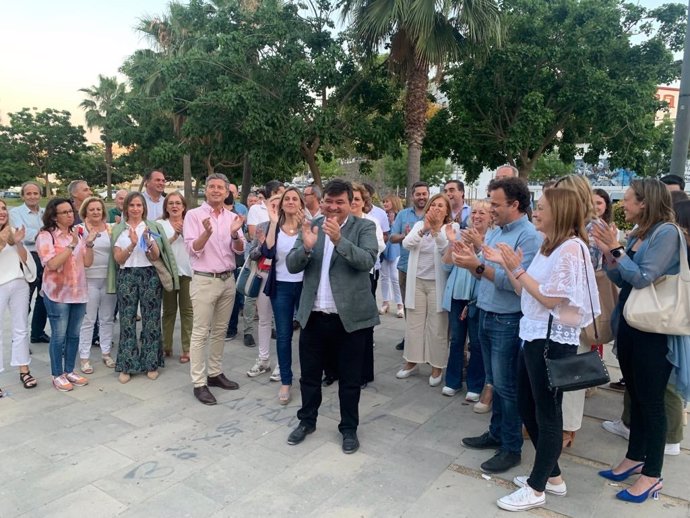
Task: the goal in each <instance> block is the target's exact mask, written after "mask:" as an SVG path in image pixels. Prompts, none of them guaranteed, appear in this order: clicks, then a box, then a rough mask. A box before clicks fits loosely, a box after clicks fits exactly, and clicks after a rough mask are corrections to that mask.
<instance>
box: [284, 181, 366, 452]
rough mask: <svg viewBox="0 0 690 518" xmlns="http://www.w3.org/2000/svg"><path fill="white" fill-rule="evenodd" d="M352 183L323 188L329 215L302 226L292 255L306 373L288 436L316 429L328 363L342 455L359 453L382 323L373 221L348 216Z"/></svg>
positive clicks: (293, 440)
mask: <svg viewBox="0 0 690 518" xmlns="http://www.w3.org/2000/svg"><path fill="white" fill-rule="evenodd" d="M352 196H353V194H352V186H351V185H350V184H349V183H348V182H345V181H343V180H332V181H331V182H329V183H328V184H327V185H326V187H325V188H324V192H323V201H322V206H321V210H322V213H323V215H324V216H325V217H323V218H320V219H319V220H318V221H316V222H315V223H312V222H310V221H305V222H304V224H303V225H302V232H301V234H300V236H299V237H298V238H297V241H296V242H295V246H294V247H293V249H292V250H291V251H290V253H289V254H288V256H287V261H286V263H287V269H288V271H290V273H297V272H301V271H303V272H304V284H303V287H302V296H301V298H300V303H299V309H298V311H297V320H298V321H299V323H300V325H301V327H302V332H301V333H300V339H299V359H300V368H301V371H302V375H301V377H300V391H301V394H302V408H301V409H300V410H299V411H298V412H297V417H298V418H299V420H300V424H299V426H298V427H297V428H295V429H294V430H293V431H292V433H291V434H290V436H289V437H288V441H287V442H288V444H299V443H301V442H302V441H303V440H304V438H305V437H306V436H307V435H308V434H310V433H312V432H313V431H314V430H315V429H316V418H317V416H318V413H319V406H320V405H321V374H322V373H323V368H324V359H325V358H326V355H327V354H328V353H332V354H333V356H334V357H335V358H336V361H337V371H338V378H339V388H338V397H339V398H340V425H339V426H338V429H339V430H340V433H341V434H342V435H343V452H344V453H354V452H355V451H357V449H358V448H359V440H358V439H357V426H358V424H359V409H358V406H359V394H360V390H361V389H360V385H361V373H362V360H363V355H364V346H365V341H366V337H367V333H368V332H369V331H368V329H369V328H371V327H373V326H375V325H376V324H378V323H379V316H378V308H377V307H376V300H375V299H374V297H373V295H372V294H371V284H370V281H369V270H371V269H372V268H373V266H374V263H375V262H376V256H377V254H378V243H377V241H376V227H375V225H374V223H373V222H371V221H369V220H367V219H363V218H356V217H354V216H352V215H350V204H351V203H352Z"/></svg>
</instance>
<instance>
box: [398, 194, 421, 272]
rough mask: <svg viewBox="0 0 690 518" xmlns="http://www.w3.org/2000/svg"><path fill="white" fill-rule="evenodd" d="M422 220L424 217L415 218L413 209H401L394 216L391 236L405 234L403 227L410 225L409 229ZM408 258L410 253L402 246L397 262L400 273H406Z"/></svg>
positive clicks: (415, 214)
mask: <svg viewBox="0 0 690 518" xmlns="http://www.w3.org/2000/svg"><path fill="white" fill-rule="evenodd" d="M423 219H424V215H422V216H417V213H416V212H415V211H414V207H408V208H407V209H403V210H401V211H400V212H398V215H397V216H395V221H394V222H393V226H392V227H391V234H403V235H404V234H405V227H406V226H407V225H410V228H412V227H414V224H415V223H417V222H418V221H422V220H423ZM409 257H410V251H409V250H407V249H406V248H405V247H404V246H401V247H400V259H399V260H398V270H400V271H401V272H407V261H408V259H409Z"/></svg>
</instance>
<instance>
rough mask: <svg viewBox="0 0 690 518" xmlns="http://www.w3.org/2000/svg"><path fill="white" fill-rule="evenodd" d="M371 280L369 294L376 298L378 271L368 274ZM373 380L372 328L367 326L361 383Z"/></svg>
mask: <svg viewBox="0 0 690 518" xmlns="http://www.w3.org/2000/svg"><path fill="white" fill-rule="evenodd" d="M369 280H370V281H371V294H372V296H373V297H374V300H376V288H377V287H378V283H379V271H378V270H375V271H374V273H370V274H369ZM372 381H374V328H373V327H371V328H369V335H368V336H367V342H366V344H364V358H363V363H362V385H364V384H365V383H370V382H372Z"/></svg>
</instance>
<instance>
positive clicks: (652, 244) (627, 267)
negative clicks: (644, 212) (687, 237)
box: [604, 223, 685, 336]
mask: <svg viewBox="0 0 690 518" xmlns="http://www.w3.org/2000/svg"><path fill="white" fill-rule="evenodd" d="M637 241H638V238H637V237H633V238H631V239H630V240H629V241H628V246H627V248H626V254H625V255H621V257H619V258H618V259H617V260H616V263H615V264H604V269H605V270H606V275H608V278H609V279H611V281H612V282H613V283H614V284H615V285H616V286H618V287H619V288H621V292H620V295H619V297H618V304H616V308H615V309H614V310H613V314H612V315H611V329H612V331H613V334H614V336H615V335H616V334H617V333H618V321H619V318H620V315H621V313H622V312H623V307H624V306H625V303H626V301H627V300H628V296H629V295H630V292H631V291H632V289H640V288H645V287H647V286H649V285H650V284H652V283H653V282H654V281H656V280H657V279H658V278H659V277H661V276H662V275H675V274H677V273H678V272H679V271H680V245H681V240H680V238H679V236H678V229H677V227H676V226H675V225H673V224H670V223H664V224H661V223H659V224H657V225H656V226H655V227H653V228H652V230H651V231H650V232H649V233H648V234H647V239H645V240H644V241H643V242H642V244H641V245H640V248H638V249H637V251H636V252H635V253H634V257H633V258H630V257H629V256H628V252H630V251H631V250H632V247H633V245H634V244H635V243H636V242H637ZM683 246H685V242H684V241H683Z"/></svg>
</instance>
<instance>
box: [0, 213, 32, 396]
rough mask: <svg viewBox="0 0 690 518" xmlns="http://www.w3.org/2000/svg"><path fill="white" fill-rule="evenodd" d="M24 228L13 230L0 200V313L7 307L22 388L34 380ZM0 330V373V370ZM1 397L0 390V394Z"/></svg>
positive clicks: (0, 367)
mask: <svg viewBox="0 0 690 518" xmlns="http://www.w3.org/2000/svg"><path fill="white" fill-rule="evenodd" d="M24 234H25V229H24V227H20V228H18V229H16V230H15V229H13V228H12V227H11V226H10V217H9V213H8V211H7V205H6V204H5V202H4V201H2V200H0V315H2V314H4V313H5V309H7V308H9V310H10V317H11V319H12V360H11V363H10V365H12V366H13V367H19V379H20V381H21V382H22V385H24V388H26V389H31V388H34V387H35V386H36V385H37V384H38V382H37V381H36V378H34V377H33V376H32V375H31V372H29V364H30V363H31V356H30V354H29V335H28V328H27V326H28V321H29V320H28V316H29V315H28V313H27V312H26V308H27V306H28V305H29V283H28V282H27V281H26V279H25V277H24V272H26V271H27V269H28V268H29V267H31V268H30V270H31V271H32V272H33V276H34V277H36V266H35V264H34V259H33V257H32V256H31V254H29V253H28V252H27V251H26V249H25V248H24V245H23V244H22V239H24ZM2 349H3V347H2V333H1V332H0V372H2V371H3V359H2ZM2 396H3V392H2V389H0V397H2Z"/></svg>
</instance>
